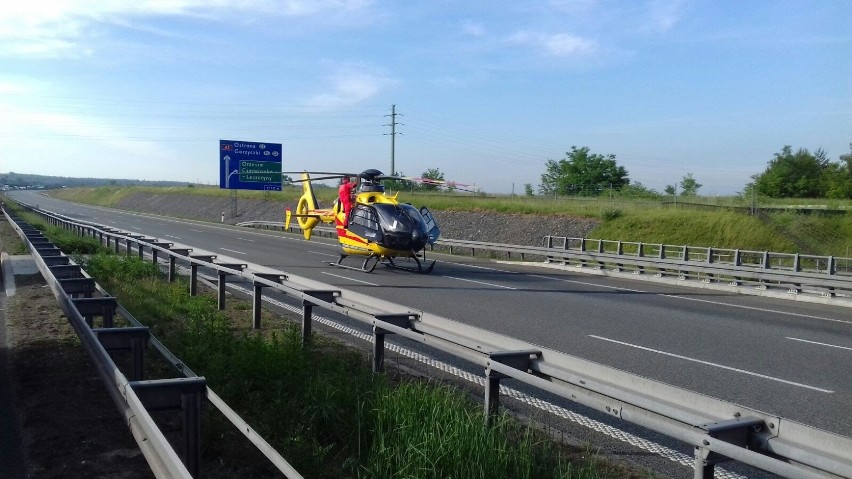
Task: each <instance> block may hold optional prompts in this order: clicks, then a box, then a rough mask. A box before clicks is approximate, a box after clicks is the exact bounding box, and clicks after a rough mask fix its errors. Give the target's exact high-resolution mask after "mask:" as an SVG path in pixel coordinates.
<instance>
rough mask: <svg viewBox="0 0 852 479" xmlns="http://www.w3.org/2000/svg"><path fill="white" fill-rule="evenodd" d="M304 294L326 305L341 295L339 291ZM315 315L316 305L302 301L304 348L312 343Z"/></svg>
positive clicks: (318, 291)
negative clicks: (312, 320) (313, 318)
mask: <svg viewBox="0 0 852 479" xmlns="http://www.w3.org/2000/svg"><path fill="white" fill-rule="evenodd" d="M304 293H305V294H306V295H308V296H310V297H312V298H316V299H317V300H319V301H322V302H325V303H331V302H332V301H334V297H335V296H336V295H338V294H340V291H338V290H311V291H304ZM313 314H314V303H312V302H311V301H309V300H307V299H303V300H302V346H307V345H308V343H310V341H311V328H312V322H311V318H312V317H313Z"/></svg>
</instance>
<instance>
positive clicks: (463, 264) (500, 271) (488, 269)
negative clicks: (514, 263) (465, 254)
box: [456, 263, 523, 274]
mask: <svg viewBox="0 0 852 479" xmlns="http://www.w3.org/2000/svg"><path fill="white" fill-rule="evenodd" d="M456 264H457V265H459V266H467V267H468V268H474V269H484V270H486V271H496V272H497V273H513V274H523V273H517V272H515V271H509V270H506V269H497V268H489V267H487V266H477V265H473V264H467V263H456Z"/></svg>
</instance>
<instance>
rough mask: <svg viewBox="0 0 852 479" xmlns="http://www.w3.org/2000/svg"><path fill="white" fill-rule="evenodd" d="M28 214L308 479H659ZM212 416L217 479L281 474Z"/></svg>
mask: <svg viewBox="0 0 852 479" xmlns="http://www.w3.org/2000/svg"><path fill="white" fill-rule="evenodd" d="M24 216H25V219H26V220H27V221H29V222H30V224H32V225H33V226H36V227H38V228H40V229H43V230H45V231H46V234H47V235H48V236H49V237H50V238H51V239H52V240H53V241H54V242H55V243H56V244H57V245H58V246H60V248H62V249H63V251H65V252H68V253H71V252H76V253H77V254H75V255H74V258H75V261H77V262H79V263H81V264H83V266H84V268H85V269H86V271H87V272H89V273H90V274H91V275H93V276H94V277H95V278H96V279H97V281H98V283H99V284H101V285H102V286H104V288H105V289H106V290H107V291H109V292H110V293H111V294H113V295H115V296H117V297H118V299H119V301H120V302H121V304H123V305H124V306H125V307H126V308H127V309H128V310H129V311H131V312H132V314H133V315H134V316H135V317H136V318H137V319H138V320H140V321H142V322H143V323H144V324H146V325H147V326H149V327H150V328H151V330H152V333H153V334H154V335H156V336H157V337H158V338H159V339H160V340H161V341H163V342H164V344H166V345H167V347H168V348H169V349H170V350H172V351H173V352H175V353H176V354H177V355H178V356H179V357H180V358H181V359H182V360H184V361H185V363H186V364H187V365H188V366H189V367H190V368H192V369H193V370H194V371H196V372H197V373H199V374H201V375H203V376H205V377H206V378H207V380H208V383H209V385H210V387H211V388H212V389H213V390H215V391H217V393H218V394H220V396H222V397H223V398H224V399H225V400H226V401H227V402H228V403H229V404H230V405H231V406H232V407H234V408H235V409H236V410H237V411H239V412H240V414H241V415H242V416H243V417H245V418H246V419H247V420H248V421H249V422H250V423H251V424H252V425H253V426H255V428H256V429H257V431H258V433H260V434H261V435H262V436H263V437H265V438H267V439H268V440H269V441H270V442H271V443H272V444H273V446H274V447H275V448H276V449H277V450H279V451H280V452H281V453H282V455H284V456H285V457H286V458H287V459H288V460H290V461H291V463H292V464H293V465H294V466H295V467H296V468H297V469H298V470H299V471H300V472H302V473H303V474H304V475H305V476H306V477H318V478H337V477H359V478H395V477H411V478H418V477H423V478H432V477H455V478H481V477H505V478H615V477H647V475H646V474H645V473H641V474H640V473H636V472H631V471H628V470H626V469H624V468H623V467H622V466H617V465H612V464H607V463H605V462H603V461H602V460H601V459H600V458H596V457H595V456H594V455H590V454H588V452H589V451H588V450H575V449H570V448H567V447H565V446H564V445H561V444H555V443H552V442H551V441H550V440H549V438H548V437H547V436H545V435H544V434H542V433H541V432H539V431H537V430H536V429H534V428H533V427H530V426H528V425H523V424H520V423H518V422H517V421H515V420H513V419H512V418H510V417H509V416H507V415H503V416H501V417H500V419H499V421H497V424H496V426H495V427H493V428H492V429H488V430H486V429H483V427H482V424H483V420H484V418H483V412H482V407H481V406H480V405H477V404H475V403H473V402H472V401H471V400H470V399H469V398H468V397H467V396H466V395H465V394H463V393H462V392H461V391H457V390H454V389H452V388H449V387H446V386H440V385H437V384H429V383H424V382H423V381H416V380H406V379H404V378H401V377H388V376H384V375H374V374H372V373H371V372H370V371H369V367H368V361H367V358H365V357H364V355H363V354H362V353H359V352H355V351H352V350H348V349H346V348H344V347H342V346H340V345H337V344H334V343H331V342H330V341H328V340H325V339H323V338H321V337H318V336H317V337H315V338H314V342H313V343H312V344H311V345H310V347H308V348H303V347H302V345H301V336H300V331H299V329H298V327H297V326H296V325H295V324H294V323H292V322H290V321H287V320H284V321H282V320H281V318H275V317H272V316H271V315H270V313H268V312H267V313H266V314H267V316H266V317H265V318H264V324H265V327H264V329H263V331H260V332H258V331H253V330H252V329H251V326H250V324H251V322H250V314H251V306H250V305H249V304H248V302H245V301H239V300H236V299H229V301H228V308H227V309H226V311H218V310H217V308H216V300H215V295H214V294H213V293H212V292H208V293H207V294H203V295H200V296H196V297H190V296H189V295H188V293H187V292H188V285H187V283H186V281H185V279H183V280H181V281H179V282H177V283H168V282H166V281H164V280H163V277H162V276H163V275H162V273H161V272H160V271H159V270H158V268H157V267H155V266H154V265H153V264H151V263H150V262H143V261H141V260H140V259H138V258H137V257H136V256H135V255H134V256H132V257H125V256H123V255H116V254H113V253H111V252H110V251H108V250H106V249H104V248H103V247H101V246H100V245H99V244H98V243H97V242H96V241H95V240H94V239H91V238H78V237H76V236H73V235H71V234H69V233H67V232H65V231H64V230H60V229H58V228H54V227H46V226H45V225H43V224H41V223H40V222H39V221H38V219H37V218H36V217H34V216H30V215H24ZM81 254H85V255H86V256H82V255H81ZM291 319H298V318H296V317H294V318H291ZM147 363H148V367H149V370H148V378H149V379H156V378H157V377H163V369H164V367H163V365H162V364H158V363H157V362H156V361H153V360H151V358H149V360H148V361H147ZM173 376H174V375H169V376H167V377H173ZM211 409H212V408H207V411H206V413H205V414H206V417H205V419H204V421H205V422H204V428H202V430H203V434H204V439H203V444H204V445H205V449H204V452H203V454H204V461H205V464H208V465H210V464H215V465H216V466H215V467H214V468H213V469H216V472H214V471H212V470H211V469H210V468H208V469H207V471H208V473H207V474H208V476H209V477H238V476H239V477H260V476H266V475H269V474H271V471H269V470H268V467H269V466H268V465H266V464H267V463H266V462H265V460H263V459H261V458H257V457H254V456H252V454H253V452H251V450H250V448H248V450H247V449H246V448H243V447H242V446H240V445H242V444H246V441H245V440H244V439H243V438H242V437H241V436H239V435H238V433H236V432H234V431H233V429H232V428H231V427H230V426H229V425H226V424H225V422H224V420H223V419H222V418H221V417H219V416H218V415H216V414H215V413H214V412H213V411H211ZM235 462H236V464H235ZM208 467H209V466H208Z"/></svg>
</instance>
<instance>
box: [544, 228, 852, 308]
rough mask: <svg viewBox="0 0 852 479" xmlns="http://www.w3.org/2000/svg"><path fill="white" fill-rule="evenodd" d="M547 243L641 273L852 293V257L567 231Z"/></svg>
mask: <svg viewBox="0 0 852 479" xmlns="http://www.w3.org/2000/svg"><path fill="white" fill-rule="evenodd" d="M544 247H545V248H546V250H547V252H548V254H547V257H548V259H549V260H551V261H554V260H555V261H563V262H566V263H567V262H572V261H573V262H575V263H576V264H577V265H579V266H588V265H589V264H594V265H596V266H598V267H603V266H605V265H613V266H614V267H616V268H627V267H629V268H630V269H631V270H632V272H634V273H639V274H641V273H644V272H646V271H648V270H650V271H652V272H655V274H656V275H658V276H675V277H678V278H681V279H696V280H700V281H703V282H727V283H728V284H730V285H732V286H738V285H740V284H743V283H745V284H750V285H753V286H755V287H756V288H760V289H769V288H785V289H786V290H787V291H788V292H790V293H793V294H797V293H801V292H803V290H805V289H810V290H812V291H816V292H818V293H819V294H821V295H822V296H824V297H827V298H834V297H836V296H837V295H838V294H841V295H844V296H848V295H850V293H852V270H850V265H852V258H837V257H834V256H818V255H804V254H790V253H775V252H770V251H749V250H739V249H726V248H713V247H695V246H686V245H684V246H680V245H678V246H674V245H666V244H655V243H639V242H626V241H611V240H599V239H585V238H570V237H564V236H546V237H545V238H544Z"/></svg>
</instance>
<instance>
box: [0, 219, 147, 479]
mask: <svg viewBox="0 0 852 479" xmlns="http://www.w3.org/2000/svg"><path fill="white" fill-rule="evenodd" d="M16 242H19V240H18V239H17V236H16V235H15V233H14V231H13V230H12V228H11V227H10V226H9V224H8V223H7V222H6V221H0V250H3V251H7V250H8V249H14V248H15V246H14V245H15V244H16ZM15 285H16V294H15V295H14V296H11V297H6V296H5V291H4V290H2V289H0V295H2V296H3V297H2V301H0V303H2V304H3V306H4V308H2V309H0V327H2V328H3V332H4V333H5V334H4V336H5V344H3V343H4V342H3V341H0V348H4V351H3V352H4V353H5V354H4V356H5V359H6V363H7V364H6V366H7V369H8V388H9V389H11V391H6V392H7V394H4V395H2V397H3V398H5V399H6V400H7V401H9V402H11V404H0V410H2V411H3V413H4V414H9V413H12V414H11V415H12V416H14V418H15V419H16V420H17V425H18V428H17V429H18V430H17V431H5V432H6V433H7V435H6V436H5V440H6V441H16V440H17V441H19V442H18V443H17V444H16V446H17V447H16V449H18V450H19V451H20V453H21V454H20V456H21V457H19V458H18V461H16V462H17V465H18V466H20V467H14V466H8V467H9V469H10V471H8V473H9V475H10V477H15V475H18V476H20V474H21V472H22V471H21V469H23V471H24V472H23V474H25V476H20V477H38V478H69V477H91V478H101V477H103V478H107V477H108V478H127V479H136V478H149V477H153V475H152V474H151V471H150V468H149V467H148V463H147V462H146V461H145V458H144V456H142V453H141V451H140V450H139V448H138V447H137V446H136V442H135V441H134V440H133V437H132V435H131V433H130V431H129V429H128V427H127V425H126V424H125V423H124V420H123V418H122V416H121V415H120V413H119V412H118V410H117V408H116V406H115V404H114V403H113V402H112V400H111V399H110V397H109V395H108V394H107V392H106V389H105V386H104V384H103V382H102V381H101V379H100V377H99V376H98V375H97V372H96V370H95V367H94V365H93V364H92V363H91V361H90V360H89V358H88V356H87V355H86V353H85V351H84V350H83V348H82V346H81V345H80V343H79V340H77V336H76V335H75V334H74V331H73V329H72V328H71V326H70V324H68V320H67V319H66V318H65V315H64V314H63V312H62V310H61V309H60V307H59V305H58V303H57V301H56V298H55V297H54V296H53V292H52V291H51V290H50V288H49V287H48V286H47V284H46V283H45V281H44V279H43V278H42V277H41V275H39V274H35V275H26V276H16V277H15ZM1 337H2V336H0V338H1ZM15 436H18V437H15ZM21 463H22V464H21ZM0 472H2V471H0ZM0 476H4V474H0Z"/></svg>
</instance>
